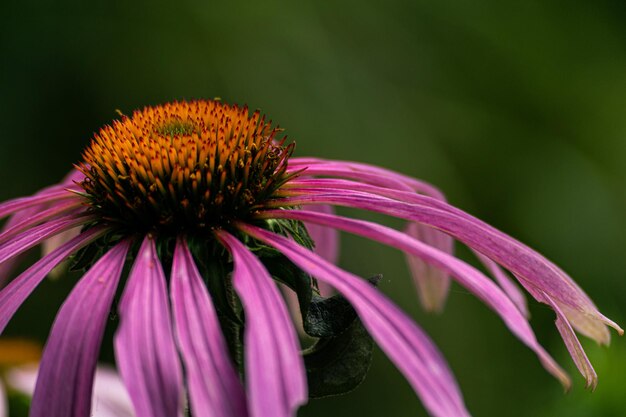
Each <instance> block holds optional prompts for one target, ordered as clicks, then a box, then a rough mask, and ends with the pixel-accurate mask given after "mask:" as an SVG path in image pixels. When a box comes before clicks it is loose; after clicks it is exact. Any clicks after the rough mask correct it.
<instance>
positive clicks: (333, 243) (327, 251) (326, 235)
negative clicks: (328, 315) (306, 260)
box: [291, 204, 339, 297]
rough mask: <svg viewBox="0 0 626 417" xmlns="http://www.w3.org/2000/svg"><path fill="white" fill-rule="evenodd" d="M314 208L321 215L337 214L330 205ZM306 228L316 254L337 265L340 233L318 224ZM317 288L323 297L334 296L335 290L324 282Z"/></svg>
mask: <svg viewBox="0 0 626 417" xmlns="http://www.w3.org/2000/svg"><path fill="white" fill-rule="evenodd" d="M312 207H315V208H314V209H313V211H319V212H320V213H329V214H333V213H334V212H335V209H334V208H333V207H332V206H329V205H324V204H320V205H319V206H312ZM304 226H305V227H306V230H307V231H308V232H309V236H311V239H313V242H315V249H314V250H315V253H317V254H318V255H319V256H321V257H322V258H324V259H326V260H327V261H328V262H330V263H333V264H337V262H338V261H339V233H338V232H337V231H336V230H335V229H332V228H330V227H324V226H318V225H316V224H307V223H305V224H304ZM317 287H318V289H319V291H320V294H321V295H322V296H323V297H328V296H330V295H332V294H333V289H332V288H331V287H329V286H328V285H327V284H326V283H324V282H318V284H317ZM291 294H293V293H291Z"/></svg>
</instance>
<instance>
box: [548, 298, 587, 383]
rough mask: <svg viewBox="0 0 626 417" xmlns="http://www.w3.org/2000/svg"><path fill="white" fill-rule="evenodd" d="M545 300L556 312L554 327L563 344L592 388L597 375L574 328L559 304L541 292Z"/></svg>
mask: <svg viewBox="0 0 626 417" xmlns="http://www.w3.org/2000/svg"><path fill="white" fill-rule="evenodd" d="M543 296H544V298H545V301H546V303H547V304H549V305H550V306H551V307H552V309H553V310H554V311H555V312H556V328H557V329H558V330H559V333H561V337H562V338H563V341H564V342H565V346H566V347H567V350H568V352H569V354H570V356H571V357H572V359H573V360H574V363H575V364H576V367H577V368H578V370H579V371H580V373H581V374H582V375H583V376H584V377H585V379H586V380H587V388H591V389H592V390H594V389H595V388H596V385H598V375H597V374H596V371H595V370H594V369H593V366H592V365H591V362H589V358H587V354H586V353H585V351H584V349H583V347H582V346H581V344H580V341H579V340H578V338H577V337H576V333H574V329H572V326H570V324H569V322H568V321H567V318H566V317H565V315H564V314H563V312H562V311H561V309H560V308H559V306H558V305H557V304H556V303H555V302H554V301H553V300H552V299H551V298H550V296H548V295H546V294H545V293H544V294H543Z"/></svg>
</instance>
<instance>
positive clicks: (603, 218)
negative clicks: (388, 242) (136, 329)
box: [0, 0, 626, 417]
mask: <svg viewBox="0 0 626 417" xmlns="http://www.w3.org/2000/svg"><path fill="white" fill-rule="evenodd" d="M0 16H2V17H1V21H2V23H1V24H0V178H1V179H2V180H1V184H2V187H0V197H1V199H2V200H4V199H6V198H11V197H16V196H19V195H24V194H30V193H32V192H33V191H35V190H37V189H39V188H40V187H43V186H45V185H48V184H50V183H51V182H52V181H55V180H57V179H60V178H61V177H62V176H63V175H64V173H65V172H67V171H68V169H69V168H70V167H71V165H72V163H74V162H76V161H77V160H79V158H80V152H81V150H82V148H83V147H84V146H85V145H86V144H87V143H88V141H89V139H90V137H91V136H92V134H93V132H94V131H95V130H97V129H98V127H99V126H101V125H103V124H104V123H107V122H109V121H110V120H111V119H112V118H114V117H116V113H115V110H116V109H120V110H122V111H123V112H125V113H130V112H131V111H132V110H133V109H135V108H137V107H140V106H143V105H147V104H157V103H161V102H165V101H170V100H173V99H183V98H212V97H221V98H222V99H223V100H224V101H227V102H234V103H240V104H244V103H247V104H248V105H249V106H250V107H251V108H261V109H262V110H263V111H264V112H265V113H267V114H269V115H270V116H271V117H272V118H273V119H274V120H275V121H279V122H280V125H281V126H283V127H285V128H286V129H287V133H288V135H289V137H290V138H292V139H294V140H295V141H296V142H297V151H296V153H297V155H301V156H304V155H311V156H321V157H327V158H337V159H350V160H357V161H364V162H369V163H372V164H377V165H381V166H385V167H389V168H393V169H396V170H398V171H401V172H405V173H408V174H411V175H413V176H416V177H419V178H423V179H425V180H428V181H430V182H432V183H434V184H436V185H438V186H439V187H440V188H442V189H443V190H444V191H445V192H446V193H447V195H448V196H449V199H450V201H451V202H452V203H453V204H455V205H457V206H459V207H461V208H463V209H465V210H467V211H469V212H470V213H473V214H475V215H477V216H479V217H481V218H483V219H485V220H487V221H488V222H490V223H491V224H493V225H495V226H497V227H499V228H500V229H502V230H504V231H506V232H508V233H510V234H511V235H513V236H515V237H517V238H519V239H521V240H522V241H524V242H526V243H528V244H530V245H532V246H533V247H535V248H537V249H539V250H540V251H542V252H543V253H544V254H546V255H547V256H548V257H550V258H551V259H553V260H554V261H556V262H557V263H559V264H560V265H562V266H563V267H564V268H565V269H566V270H567V271H568V272H570V273H571V275H572V276H573V277H574V278H575V279H576V280H577V281H578V282H579V283H580V284H581V285H582V286H583V287H584V288H585V289H586V290H587V292H588V293H589V294H590V295H591V296H592V298H593V299H594V300H595V301H596V302H597V304H598V305H599V306H600V307H601V309H602V311H603V312H604V313H606V314H607V315H608V316H609V317H611V318H613V319H615V320H616V321H618V322H619V323H621V324H622V326H624V325H625V324H626V307H625V305H626V279H625V278H626V164H625V163H624V160H626V117H624V116H625V114H626V25H625V24H624V22H625V21H626V3H624V2H623V1H620V0H615V1H611V0H595V1H586V2H582V1H581V2H577V1H557V0H552V1H541V0H527V1H507V2H502V1H498V0H476V1H471V2H470V1H464V0H444V1H427V0H411V1H386V2H379V1H375V0H368V1H362V0H361V1H347V2H327V1H313V0H309V1H296V2H289V1H275V0H269V1H263V2H254V3H253V2H234V1H231V2H200V1H198V2H188V1H180V2H176V3H175V4H174V2H168V3H165V2H163V3H160V2H146V3H136V2H122V1H95V2H79V1H74V2H70V1H24V2H17V1H12V0H5V1H2V2H1V3H0ZM370 217H371V216H370ZM375 218H376V219H382V218H378V217H375ZM389 224H391V225H398V223H394V222H390V223H389ZM458 252H459V254H460V256H462V257H465V258H466V259H470V257H469V255H468V253H467V251H466V250H464V249H463V248H461V247H460V245H459V247H458ZM341 264H342V265H343V266H344V267H346V268H348V269H350V270H352V271H355V272H357V273H359V274H362V275H364V276H369V275H372V274H374V273H378V272H381V273H383V274H384V275H385V279H384V281H383V284H382V289H383V290H384V291H385V292H387V293H388V294H390V295H391V296H392V297H393V298H394V299H395V300H397V301H398V303H399V304H400V305H401V306H402V307H403V308H404V309H406V310H407V311H408V312H409V313H410V314H411V315H413V316H414V317H415V319H416V320H417V321H418V322H419V323H420V324H421V325H422V326H423V327H424V328H426V329H427V331H428V332H429V333H430V334H431V335H432V337H433V339H434V340H435V341H436V343H437V344H438V345H439V346H440V348H441V350H442V351H443V352H444V353H445V355H446V357H447V358H448V360H449V362H450V365H451V367H452V369H453V370H454V372H455V374H456V376H457V378H458V380H459V384H460V386H461V388H462V390H463V392H464V395H465V398H466V402H467V405H468V407H469V409H470V410H471V411H472V412H473V414H474V415H475V416H520V417H521V416H539V417H541V416H573V417H576V416H595V417H600V416H624V415H626V395H625V394H626V339H624V338H619V337H617V336H614V339H613V343H612V346H611V347H610V348H609V349H606V348H599V347H596V346H595V345H594V344H593V343H587V342H586V341H585V346H586V347H588V349H589V353H590V356H591V359H592V361H593V363H594V364H595V365H596V368H597V371H598V373H599V376H600V383H599V386H598V388H597V390H596V392H595V393H593V394H592V393H589V392H587V391H585V390H584V380H583V379H582V377H580V376H579V375H578V374H577V372H576V370H575V367H574V366H573V364H572V362H571V360H569V358H568V355H567V352H566V351H565V348H564V347H563V344H562V342H561V341H560V339H559V337H558V334H557V332H556V329H555V328H554V326H553V319H554V317H553V314H552V313H551V312H550V311H549V310H548V309H547V308H545V307H543V306H540V305H536V304H533V305H532V313H533V319H532V324H533V326H534V327H535V329H536V331H537V334H538V337H539V338H540V340H541V341H542V343H543V344H544V345H545V346H546V347H547V348H548V349H549V350H550V351H551V352H552V353H553V354H554V355H555V356H556V357H557V358H558V359H559V361H560V362H561V363H562V364H563V365H564V366H565V367H566V369H568V370H569V371H570V373H571V374H572V376H573V379H574V382H575V385H574V388H573V390H572V392H571V393H569V394H567V395H565V394H564V393H563V392H562V389H561V387H560V386H559V384H558V383H557V382H556V381H555V380H553V379H552V378H551V377H550V376H549V375H548V374H547V373H546V372H544V371H543V369H542V367H541V366H540V365H539V363H538V361H537V360H536V358H535V357H534V356H533V354H532V353H531V352H530V351H529V350H528V349H526V348H525V347H524V346H522V345H521V343H519V342H518V341H517V339H515V338H514V337H513V336H512V335H511V334H509V332H508V331H507V330H506V329H505V327H504V325H503V324H502V323H501V321H500V320H499V319H498V318H496V317H495V316H494V314H492V313H491V312H490V311H488V310H487V309H486V308H485V307H484V306H483V305H482V304H481V303H480V302H478V301H477V300H476V299H475V298H474V297H472V296H471V295H469V294H468V293H467V292H466V291H464V290H463V289H461V288H460V287H458V286H455V287H454V288H453V290H452V294H451V297H450V299H449V302H448V305H447V309H446V311H445V313H444V314H442V315H440V316H431V315H427V314H424V313H423V312H422V311H421V310H420V308H419V306H418V305H417V301H416V297H415V293H414V290H413V288H412V285H411V283H410V279H409V276H408V273H407V270H406V266H405V263H404V259H403V258H402V256H400V255H399V254H397V253H395V252H394V251H392V250H387V249H383V248H381V247H379V246H377V245H375V244H370V243H367V242H364V241H363V240H361V239H358V238H353V237H350V236H346V238H345V239H344V240H343V247H342V256H341ZM75 279H76V277H72V276H70V277H67V278H65V279H64V280H61V281H58V282H46V283H45V284H44V285H43V286H42V287H41V288H39V289H38V290H37V291H36V293H35V295H34V297H32V298H31V299H30V300H29V301H28V302H27V304H26V305H25V306H24V307H23V308H22V309H21V310H20V312H19V314H18V315H17V316H16V318H15V320H14V321H13V322H12V324H11V325H10V327H9V328H8V330H7V332H6V333H7V334H9V335H13V336H16V335H19V336H28V337H34V338H38V339H39V340H41V341H42V342H43V341H44V340H45V338H46V336H47V333H48V330H49V328H50V325H51V323H52V320H53V315H54V312H55V311H56V310H57V309H58V307H59V305H60V303H61V301H62V299H63V297H64V295H65V294H66V293H67V291H68V289H69V288H70V287H71V285H72V284H73V282H74V281H75ZM108 336H110V334H109V335H108ZM105 344H107V345H110V342H106V343H105ZM111 357H112V356H111V352H110V349H109V348H105V349H104V350H103V359H104V360H110V359H111ZM348 415H356V416H362V417H365V416H383V415H384V416H386V417H404V416H419V415H425V412H424V410H423V408H422V406H421V404H420V402H419V400H418V399H417V397H416V396H415V395H414V394H413V392H412V391H411V389H410V388H409V386H408V384H407V383H406V382H405V381H404V379H403V378H402V376H401V375H400V374H399V373H398V372H397V371H396V370H395V369H394V368H393V366H392V365H391V364H390V362H389V361H388V360H387V359H386V358H385V356H384V355H383V354H382V353H381V352H380V351H377V352H376V354H375V358H374V363H373V366H372V370H371V372H370V374H369V377H368V378H367V380H366V382H365V383H364V384H363V385H362V386H360V387H359V388H358V389H357V390H356V391H354V392H353V393H351V394H348V395H345V396H341V397H335V398H331V399H326V400H317V401H312V402H311V403H310V404H309V405H307V406H305V407H304V408H302V409H301V411H300V413H299V416H302V417H315V416H325V417H333V416H348Z"/></svg>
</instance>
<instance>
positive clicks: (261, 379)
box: [217, 231, 308, 417]
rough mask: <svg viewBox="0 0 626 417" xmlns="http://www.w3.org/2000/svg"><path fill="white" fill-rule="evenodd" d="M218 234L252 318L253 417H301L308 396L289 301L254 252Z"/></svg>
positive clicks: (248, 349)
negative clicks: (288, 308) (228, 252)
mask: <svg viewBox="0 0 626 417" xmlns="http://www.w3.org/2000/svg"><path fill="white" fill-rule="evenodd" d="M217 235H218V237H219V239H220V240H221V241H222V243H223V244H224V246H226V248H227V249H228V250H229V251H230V253H231V254H232V256H233V259H234V263H235V270H234V272H233V285H234V287H235V290H236V291H237V293H238V294H239V297H240V298H241V302H242V304H243V307H244V311H245V313H246V325H245V335H244V346H245V362H246V379H247V386H248V387H247V388H248V389H247V391H248V395H249V409H250V415H251V416H252V417H268V416H272V417H290V416H295V415H296V410H297V408H298V406H300V405H301V404H304V403H305V402H306V401H307V399H308V394H307V385H306V377H305V375H306V374H305V370H304V362H303V360H302V357H301V356H300V350H299V347H298V337H297V335H296V332H295V329H294V327H293V324H292V323H291V322H290V319H289V313H288V312H287V307H286V306H285V302H284V301H283V299H282V297H281V296H280V293H279V291H278V288H277V287H276V285H275V284H274V282H273V281H272V278H271V277H270V275H269V274H268V272H267V270H266V269H265V267H264V266H263V264H261V262H260V261H259V260H258V259H257V258H256V256H254V255H253V254H252V252H250V251H249V250H248V249H247V248H246V247H245V246H244V245H243V244H242V243H241V242H239V241H238V240H237V239H236V238H235V237H234V236H232V235H230V234H229V233H227V232H225V231H218V232H217Z"/></svg>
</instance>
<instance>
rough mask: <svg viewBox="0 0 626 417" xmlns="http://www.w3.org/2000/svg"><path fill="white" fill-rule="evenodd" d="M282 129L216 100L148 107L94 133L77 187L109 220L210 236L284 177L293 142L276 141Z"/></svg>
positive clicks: (271, 191) (249, 208)
mask: <svg viewBox="0 0 626 417" xmlns="http://www.w3.org/2000/svg"><path fill="white" fill-rule="evenodd" d="M279 132H280V129H278V128H272V126H271V122H267V121H266V120H265V118H264V117H263V116H261V115H260V113H259V112H258V111H257V112H255V113H254V114H252V116H249V114H248V109H246V108H240V107H237V106H228V105H225V104H222V103H220V102H217V101H195V102H190V103H186V102H181V103H172V104H166V105H163V106H159V107H148V108H145V109H143V110H142V111H136V112H135V113H134V114H133V115H132V117H126V116H123V117H122V119H121V120H119V121H115V122H113V124H112V125H111V126H106V127H105V128H103V129H102V130H101V131H100V132H99V133H98V134H96V137H95V138H94V140H93V141H92V143H91V145H90V146H89V147H88V148H87V150H86V151H85V152H84V158H83V159H84V160H83V162H82V163H81V164H80V166H79V169H80V171H82V172H83V173H84V174H85V179H84V180H83V182H82V183H81V187H82V188H83V189H84V191H85V195H86V196H87V198H88V199H89V205H90V206H91V210H92V211H93V212H94V213H95V214H96V215H97V216H98V218H99V219H101V220H105V221H107V222H109V224H115V225H118V226H119V227H121V228H123V229H126V230H130V231H138V232H151V231H152V232H158V233H159V234H166V233H167V234H172V235H176V234H177V233H183V232H186V233H190V234H194V235H195V234H201V233H207V231H208V230H210V228H212V227H216V226H217V227H219V226H221V225H224V224H225V223H227V222H229V221H232V220H234V219H248V218H250V216H251V214H252V210H253V209H254V208H255V206H256V205H259V204H262V203H263V202H265V201H266V200H267V199H268V198H270V197H271V196H272V195H273V194H274V192H275V191H276V190H277V189H278V188H279V187H280V186H281V185H282V184H283V183H284V182H285V181H287V180H288V179H289V177H290V175H287V174H286V169H287V158H288V157H289V155H290V153H291V150H292V149H293V145H290V146H282V143H275V142H274V139H276V135H277V134H278V133H279ZM283 141H284V140H283ZM291 176H293V175H291Z"/></svg>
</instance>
